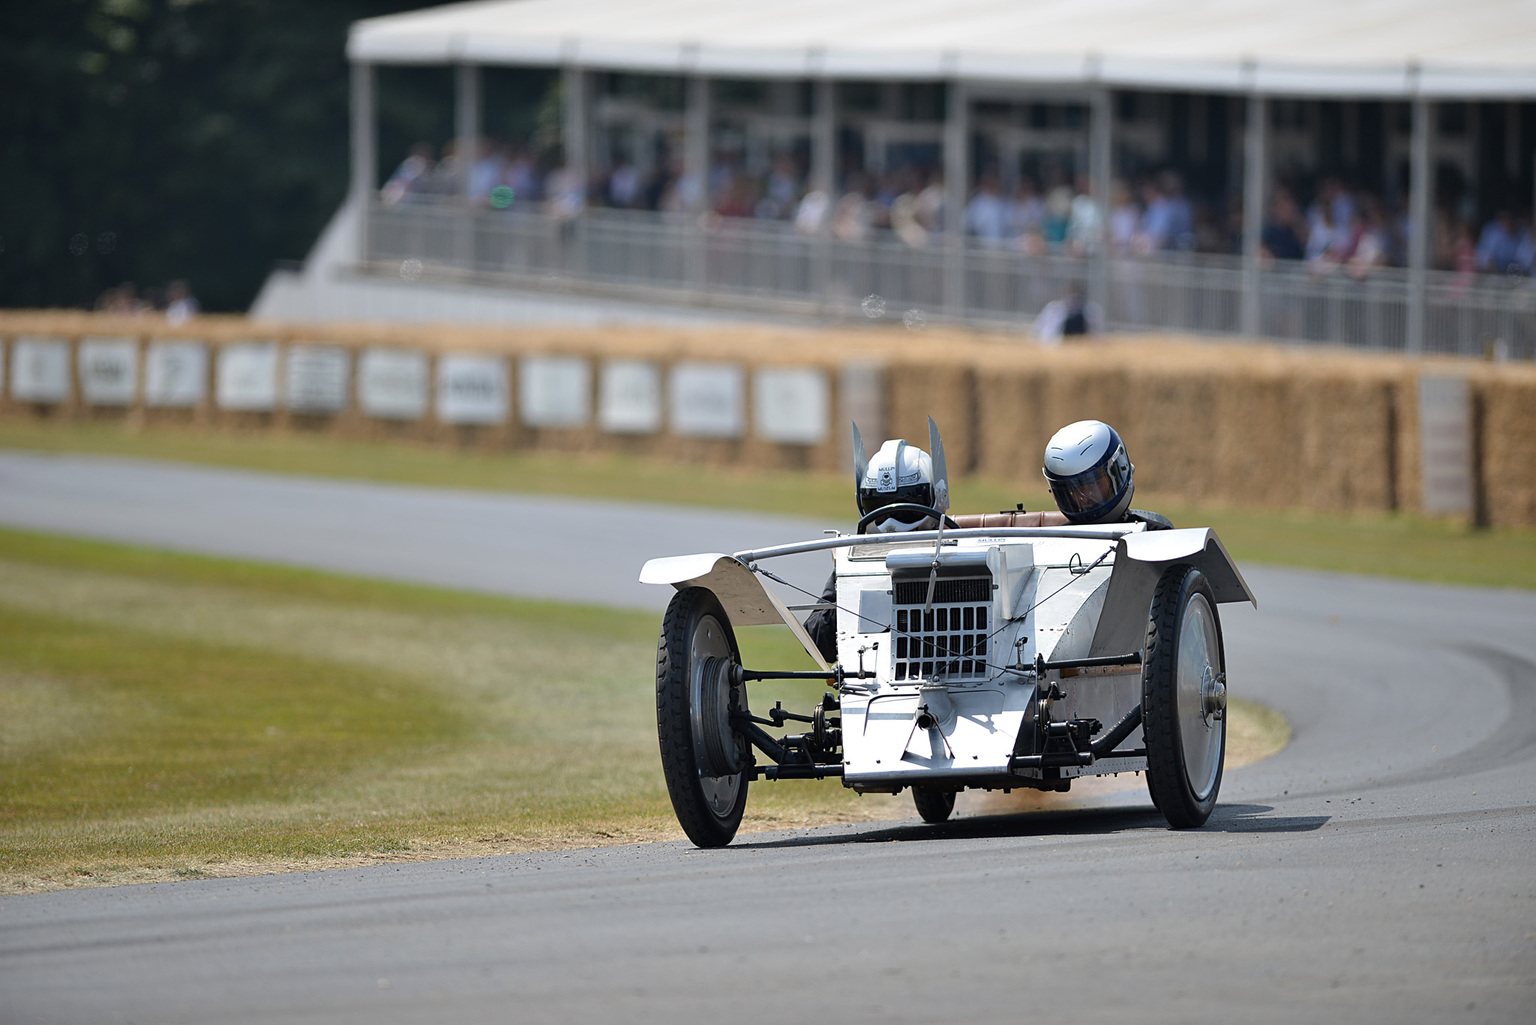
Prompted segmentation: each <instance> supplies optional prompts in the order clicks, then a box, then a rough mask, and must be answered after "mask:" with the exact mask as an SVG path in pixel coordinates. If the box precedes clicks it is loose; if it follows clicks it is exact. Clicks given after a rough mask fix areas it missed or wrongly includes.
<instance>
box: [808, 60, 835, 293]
mask: <svg viewBox="0 0 1536 1025" xmlns="http://www.w3.org/2000/svg"><path fill="white" fill-rule="evenodd" d="M815 90H816V96H815V103H816V106H815V110H814V113H813V115H812V118H813V120H812V123H811V188H812V189H814V190H816V191H818V192H820V193H821V194H822V195H824V196H826V197H827V208H826V210H825V211H824V212H823V214H822V218H821V223H820V224H819V225H817V227H816V238H815V240H814V241H813V243H812V245H813V246H814V247H815V258H814V261H815V267H816V282H817V286H816V287H817V290H818V291H820V293H821V301H822V305H823V311H824V312H826V313H830V312H831V310H830V309H827V308H826V307H827V304H828V303H830V302H831V298H832V294H833V291H834V290H833V288H832V287H831V286H832V209H833V207H834V206H835V205H836V203H837V196H836V194H835V192H836V189H837V108H836V106H835V104H836V101H837V85H836V83H834V82H833V81H832V80H831V79H830V78H822V79H818V80H817V81H816V85H815Z"/></svg>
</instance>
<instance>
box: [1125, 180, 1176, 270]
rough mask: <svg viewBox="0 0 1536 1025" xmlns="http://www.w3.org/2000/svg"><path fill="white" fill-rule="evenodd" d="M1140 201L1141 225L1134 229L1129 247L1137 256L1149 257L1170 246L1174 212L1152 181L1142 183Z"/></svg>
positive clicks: (1165, 197)
mask: <svg viewBox="0 0 1536 1025" xmlns="http://www.w3.org/2000/svg"><path fill="white" fill-rule="evenodd" d="M1141 200H1142V212H1141V223H1140V224H1139V225H1138V226H1137V228H1136V238H1135V239H1134V240H1133V241H1132V243H1131V247H1132V249H1133V250H1134V251H1135V252H1136V253H1137V255H1140V256H1150V255H1151V254H1152V253H1156V252H1159V251H1161V250H1164V249H1167V248H1168V247H1169V246H1170V245H1171V244H1172V241H1173V227H1174V225H1173V214H1174V210H1173V206H1172V205H1171V204H1170V203H1169V202H1168V197H1167V196H1165V195H1164V194H1163V192H1162V190H1161V189H1159V188H1158V186H1157V183H1156V182H1153V181H1146V182H1143V183H1142V186H1141Z"/></svg>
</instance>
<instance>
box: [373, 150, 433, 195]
mask: <svg viewBox="0 0 1536 1025" xmlns="http://www.w3.org/2000/svg"><path fill="white" fill-rule="evenodd" d="M431 173H432V144H431V143H427V142H418V143H417V144H416V145H414V146H412V147H411V155H410V156H408V157H406V158H405V159H404V160H402V161H401V162H400V166H399V167H397V168H395V173H394V174H392V175H390V176H389V180H388V181H387V182H385V183H384V187H383V188H382V189H380V190H379V198H381V199H382V200H383V201H384V205H385V206H395V205H396V204H398V203H402V202H404V201H405V200H406V199H407V198H409V197H410V196H411V195H412V194H413V193H417V192H420V191H421V187H422V185H424V184H425V183H426V181H427V178H428V176H429V175H430V174H431Z"/></svg>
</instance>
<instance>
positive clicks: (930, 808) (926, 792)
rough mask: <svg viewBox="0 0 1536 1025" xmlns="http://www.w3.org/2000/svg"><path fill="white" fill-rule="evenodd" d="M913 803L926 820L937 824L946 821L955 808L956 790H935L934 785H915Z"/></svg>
mask: <svg viewBox="0 0 1536 1025" xmlns="http://www.w3.org/2000/svg"><path fill="white" fill-rule="evenodd" d="M912 803H913V804H915V805H917V813H918V815H920V816H922V819H923V821H924V822H931V823H935V824H936V823H939V822H945V821H948V819H949V816H950V815H951V814H953V812H954V810H955V792H954V791H953V790H934V789H933V788H932V787H913V788H912Z"/></svg>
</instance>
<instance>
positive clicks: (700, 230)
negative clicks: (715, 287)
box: [683, 75, 710, 296]
mask: <svg viewBox="0 0 1536 1025" xmlns="http://www.w3.org/2000/svg"><path fill="white" fill-rule="evenodd" d="M687 109H688V113H687V121H686V123H685V126H684V129H683V131H684V142H683V148H684V154H685V155H684V161H685V163H686V164H687V171H686V173H687V174H688V175H689V176H690V177H691V178H693V180H694V181H695V182H697V183H698V204H697V209H696V210H693V211H690V213H692V214H693V215H694V216H693V232H692V233H691V238H692V242H691V244H690V245H689V247H688V285H689V287H690V288H692V289H693V290H694V292H696V293H697V294H698V295H700V296H702V295H703V294H704V293H706V292H707V291H709V236H708V233H707V229H706V228H705V224H706V222H707V220H708V218H707V216H706V215H707V214H708V213H709V209H710V204H709V79H708V78H706V77H705V76H703V75H693V76H691V77H690V78H689V79H688V108H687Z"/></svg>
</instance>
